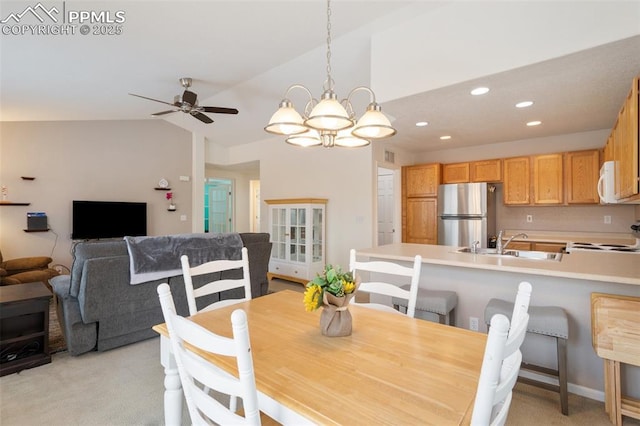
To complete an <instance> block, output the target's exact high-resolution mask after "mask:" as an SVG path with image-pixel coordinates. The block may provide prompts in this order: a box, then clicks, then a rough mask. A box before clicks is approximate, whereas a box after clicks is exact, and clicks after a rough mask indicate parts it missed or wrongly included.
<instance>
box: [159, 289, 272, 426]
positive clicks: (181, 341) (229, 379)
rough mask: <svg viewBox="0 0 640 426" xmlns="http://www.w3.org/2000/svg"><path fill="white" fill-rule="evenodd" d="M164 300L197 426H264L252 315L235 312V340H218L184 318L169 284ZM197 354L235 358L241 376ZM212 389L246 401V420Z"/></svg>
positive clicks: (168, 322)
mask: <svg viewBox="0 0 640 426" xmlns="http://www.w3.org/2000/svg"><path fill="white" fill-rule="evenodd" d="M158 296H159V298H160V305H161V306H162V313H163V315H164V318H165V322H166V324H167V328H168V330H169V340H170V342H171V349H172V352H173V354H174V356H175V359H176V363H177V364H178V371H179V375H180V381H181V383H182V387H183V390H184V396H185V399H186V401H187V406H188V409H189V415H190V416H191V421H192V423H193V424H196V425H201V424H202V425H205V424H207V425H209V424H212V423H216V424H243V425H260V423H261V420H260V411H259V407H258V394H257V390H256V383H255V376H254V370H253V358H252V354H251V345H250V340H249V328H248V326H247V316H246V313H245V312H244V311H243V310H241V309H236V310H235V311H233V313H232V314H231V324H232V327H233V338H228V337H224V336H219V335H216V334H214V333H212V332H210V331H208V330H206V329H205V328H203V327H201V326H200V325H198V324H196V323H194V322H192V321H190V320H189V319H186V318H183V317H180V316H178V315H177V314H176V310H175V304H174V302H173V297H172V296H171V289H170V287H169V286H168V285H167V284H160V285H159V286H158ZM187 346H188V348H187ZM194 349H197V350H202V351H206V352H211V353H213V354H219V355H224V356H234V357H235V358H236V362H237V367H238V377H234V376H233V375H232V374H229V373H227V372H226V371H224V370H222V369H220V368H218V367H216V366H215V365H214V364H212V363H210V362H209V361H207V360H206V359H204V358H202V357H200V356H199V355H198V354H197V353H196V352H194ZM209 389H214V390H216V391H218V392H220V393H223V394H226V395H228V396H229V397H230V398H236V397H239V398H242V403H243V410H244V417H243V416H241V415H238V414H237V413H235V412H234V411H235V407H234V408H227V407H226V406H225V405H223V404H221V403H220V402H218V401H217V400H216V399H215V398H214V397H213V396H211V395H210V394H209Z"/></svg>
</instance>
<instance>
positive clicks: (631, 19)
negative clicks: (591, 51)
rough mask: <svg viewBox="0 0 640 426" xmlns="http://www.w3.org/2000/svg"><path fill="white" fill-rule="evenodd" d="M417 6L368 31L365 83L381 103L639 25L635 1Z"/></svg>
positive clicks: (599, 41)
mask: <svg viewBox="0 0 640 426" xmlns="http://www.w3.org/2000/svg"><path fill="white" fill-rule="evenodd" d="M421 3H422V2H416V3H415V4H414V5H411V6H410V8H411V9H409V10H413V11H414V12H415V13H414V15H413V16H412V17H411V18H410V19H403V20H402V21H401V22H400V23H399V24H397V25H395V26H394V27H391V28H389V29H387V30H383V31H380V32H378V33H377V34H375V35H374V36H373V41H372V59H371V68H372V76H371V84H372V87H375V89H376V94H377V96H378V100H379V101H381V102H384V101H389V100H392V99H398V98H401V97H404V96H409V95H413V94H415V93H421V92H425V91H428V90H433V89H436V88H439V87H446V86H450V85H453V84H456V83H460V82H463V81H468V80H472V79H475V78H478V77H481V76H485V75H491V74H495V73H498V72H502V71H507V70H510V69H514V68H518V67H521V66H525V65H529V64H532V63H536V62H541V61H544V60H547V59H552V58H557V57H561V56H564V55H567V54H569V53H573V52H577V51H580V50H584V49H588V48H591V47H595V46H599V45H603V44H606V43H610V42H613V41H616V40H620V39H623V38H627V37H631V36H634V35H636V34H638V33H639V29H640V28H639V27H638V21H639V20H640V4H639V3H638V2H629V1H606V2H604V1H600V2H598V1H595V2H586V1H571V2H557V1H555V2H545V1H518V2H505V1H479V2H468V1H466V2H447V3H444V4H443V3H441V4H440V7H437V6H435V7H423V5H422V4H421ZM425 3H429V2H425ZM429 6H430V5H429ZM505 35H506V36H505ZM443 39H444V40H447V49H446V50H442V49H441V44H440V43H439V40H443ZM399 46H401V47H402V48H398V47H399ZM407 52H411V53H412V54H410V55H408V54H407Z"/></svg>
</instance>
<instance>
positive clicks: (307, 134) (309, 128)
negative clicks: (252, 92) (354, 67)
mask: <svg viewBox="0 0 640 426" xmlns="http://www.w3.org/2000/svg"><path fill="white" fill-rule="evenodd" d="M333 87H334V81H333V78H332V77H331V4H330V0H327V79H326V80H325V82H324V85H323V89H324V92H323V93H322V96H321V97H320V101H318V100H317V99H315V98H314V97H313V95H312V94H311V91H310V90H309V89H307V88H306V87H305V86H303V85H302V84H293V85H291V86H289V88H288V89H287V91H286V92H285V95H284V99H283V100H282V101H281V102H280V106H279V108H278V110H277V111H276V112H275V113H274V114H273V116H271V120H269V124H268V125H267V126H266V127H265V128H264V130H266V131H267V132H269V133H273V134H276V135H285V136H287V139H286V142H287V143H290V144H292V145H297V146H303V147H307V146H319V145H322V146H324V147H326V148H331V147H333V146H342V147H361V146H366V145H369V143H371V139H381V138H386V137H389V136H393V135H395V134H396V129H394V128H393V127H392V126H391V122H390V121H389V119H388V118H387V117H386V116H385V115H384V114H383V113H382V112H381V108H380V105H378V104H377V103H376V96H375V94H374V93H373V90H371V89H370V88H368V87H365V86H359V87H356V88H355V89H353V90H351V92H349V94H348V95H347V97H346V98H345V99H343V100H342V101H338V97H337V96H336V94H335V92H334V91H333ZM294 89H302V90H303V91H305V92H306V93H307V95H308V96H309V101H308V102H307V104H306V105H305V107H304V111H303V113H302V114H300V113H299V112H298V111H296V109H295V108H294V106H293V103H292V102H291V100H290V99H289V93H290V92H291V91H292V90H294ZM359 91H365V92H368V93H369V106H367V110H366V111H365V113H364V114H363V115H362V117H360V118H359V119H357V120H356V118H355V116H356V114H355V111H354V109H353V106H352V104H351V97H352V96H353V95H354V94H355V93H356V92H359Z"/></svg>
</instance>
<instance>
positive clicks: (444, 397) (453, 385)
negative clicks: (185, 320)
mask: <svg viewBox="0 0 640 426" xmlns="http://www.w3.org/2000/svg"><path fill="white" fill-rule="evenodd" d="M235 309H243V310H244V311H245V312H246V313H247V318H248V323H249V338H250V340H251V348H252V354H253V365H254V371H255V378H256V387H257V389H258V399H259V402H260V409H261V410H262V411H264V412H265V413H266V414H268V415H269V416H270V417H272V418H274V419H276V420H277V421H279V422H280V423H282V424H323V425H324V424H341V425H358V424H367V425H371V424H395V425H418V424H420V425H428V424H433V425H459V424H468V423H469V422H470V420H471V413H472V411H473V402H474V397H475V392H476V387H477V383H478V378H479V376H480V368H481V366H482V358H483V354H484V348H485V344H486V335H485V334H482V333H478V332H474V331H469V330H465V329H462V328H456V327H451V326H447V325H443V324H437V323H434V322H429V321H425V320H422V319H414V318H409V317H407V316H404V315H400V314H393V313H388V312H381V311H376V310H373V309H369V308H366V307H362V306H357V305H351V306H350V307H349V310H350V312H351V314H352V317H353V332H352V334H351V335H350V336H346V337H326V336H323V335H322V334H321V333H320V327H319V321H320V309H319V310H317V311H315V312H306V311H305V309H304V305H303V303H302V294H301V293H298V292H294V291H290V290H285V291H281V292H277V293H273V294H269V295H267V296H263V297H260V298H256V299H253V300H250V301H247V302H242V303H238V304H236V305H232V306H228V307H225V308H221V309H217V310H213V311H209V312H204V313H199V314H196V315H194V316H192V317H191V319H192V320H193V321H194V322H196V323H198V324H200V325H202V326H203V327H205V328H207V329H209V330H211V331H212V332H214V333H217V334H220V335H224V336H228V337H231V335H232V333H231V321H230V316H231V313H232V312H233V311H234V310H235ZM153 329H154V330H156V331H157V332H158V333H160V334H161V336H162V339H161V341H162V343H161V361H162V364H163V366H164V367H165V373H166V378H165V401H164V402H165V417H166V418H165V420H166V424H167V425H172V424H180V422H181V414H182V405H181V404H182V391H181V387H180V381H179V376H178V371H177V368H176V365H175V360H174V359H173V356H172V355H171V351H170V344H169V342H168V339H167V336H168V332H167V328H166V325H165V324H160V325H156V326H154V327H153ZM201 355H202V356H204V357H205V358H206V359H208V360H209V361H210V362H212V363H214V364H215V365H217V366H219V367H221V368H223V369H224V370H226V371H228V372H230V373H232V374H237V370H236V364H235V358H229V357H220V356H214V355H212V354H209V353H201Z"/></svg>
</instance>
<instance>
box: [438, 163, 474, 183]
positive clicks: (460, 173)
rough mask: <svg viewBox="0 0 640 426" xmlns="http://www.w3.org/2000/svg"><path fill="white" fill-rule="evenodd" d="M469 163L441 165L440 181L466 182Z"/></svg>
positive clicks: (467, 180)
mask: <svg viewBox="0 0 640 426" xmlns="http://www.w3.org/2000/svg"><path fill="white" fill-rule="evenodd" d="M468 182H469V163H453V164H443V165H442V183H468Z"/></svg>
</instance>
